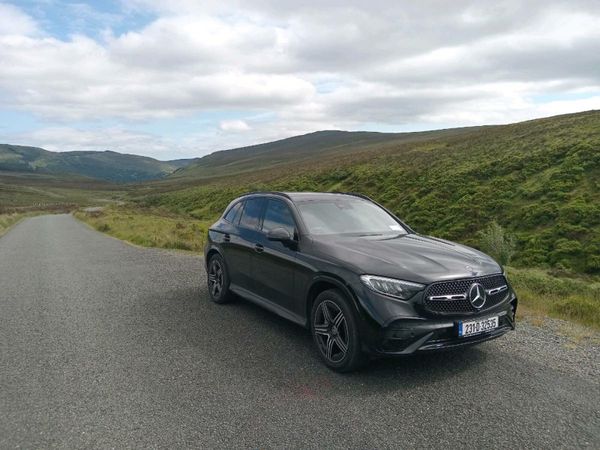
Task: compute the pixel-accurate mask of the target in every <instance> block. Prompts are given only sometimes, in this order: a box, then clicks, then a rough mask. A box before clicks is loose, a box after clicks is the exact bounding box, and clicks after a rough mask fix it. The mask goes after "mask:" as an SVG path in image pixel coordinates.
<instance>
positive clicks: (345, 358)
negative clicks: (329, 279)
mask: <svg viewBox="0 0 600 450" xmlns="http://www.w3.org/2000/svg"><path fill="white" fill-rule="evenodd" d="M311 331H312V335H313V340H314V342H315V345H316V347H317V349H318V351H319V355H320V356H321V359H322V360H323V361H324V362H325V364H326V365H327V366H328V367H329V368H331V369H333V370H335V371H337V372H351V371H353V370H356V369H358V368H359V367H361V366H362V365H364V363H365V362H366V356H365V355H364V353H363V351H362V349H361V343H360V336H359V332H358V323H357V319H356V315H355V313H354V310H353V307H352V305H351V304H350V302H349V301H348V300H347V299H346V297H345V296H344V295H343V294H342V293H341V292H340V291H338V290H335V289H331V290H328V291H324V292H322V293H320V294H319V295H318V296H317V298H316V299H315V303H314V305H313V308H312V314H311Z"/></svg>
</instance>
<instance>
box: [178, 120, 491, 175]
mask: <svg viewBox="0 0 600 450" xmlns="http://www.w3.org/2000/svg"><path fill="white" fill-rule="evenodd" d="M479 128H480V127H473V128H454V129H447V130H436V131H425V132H417V133H375V132H367V131H338V130H326V131H317V132H314V133H309V134H305V135H302V136H294V137H290V138H287V139H281V140H278V141H274V142H269V143H266V144H258V145H252V146H248V147H241V148H236V149H232V150H221V151H218V152H215V153H212V154H210V155H208V156H204V157H202V158H198V159H197V160H196V161H195V162H193V163H192V164H189V165H188V166H186V167H184V168H182V169H179V170H177V171H175V172H174V173H173V174H172V175H171V177H173V178H177V177H179V178H210V177H215V176H222V175H233V174H239V173H244V172H252V171H254V170H257V169H265V168H274V167H278V166H282V165H286V164H290V163H299V164H301V163H305V162H310V161H311V160H315V159H317V158H321V157H323V156H324V155H329V156H331V155H348V154H352V153H354V152H364V151H366V150H369V149H375V150H378V149H380V148H381V145H382V144H386V143H390V142H400V141H402V142H420V141H423V140H427V139H433V138H436V137H443V136H451V135H456V134H460V133H463V132H464V131H465V130H470V131H472V130H476V129H479Z"/></svg>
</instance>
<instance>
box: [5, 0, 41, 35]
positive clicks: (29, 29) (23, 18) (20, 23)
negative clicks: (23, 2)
mask: <svg viewBox="0 0 600 450" xmlns="http://www.w3.org/2000/svg"><path fill="white" fill-rule="evenodd" d="M37 32H38V28H37V25H36V23H35V21H34V20H33V19H32V18H31V17H29V16H28V15H27V14H25V13H23V12H22V11H21V10H20V9H19V8H17V7H16V6H13V5H10V4H8V3H0V35H31V34H36V33H37Z"/></svg>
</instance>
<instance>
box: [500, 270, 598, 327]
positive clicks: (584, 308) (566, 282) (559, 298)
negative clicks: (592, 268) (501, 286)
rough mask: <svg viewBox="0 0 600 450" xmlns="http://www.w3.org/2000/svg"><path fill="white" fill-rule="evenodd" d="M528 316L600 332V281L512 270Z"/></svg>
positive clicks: (540, 271) (521, 307) (511, 280)
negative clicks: (578, 325) (557, 319)
mask: <svg viewBox="0 0 600 450" xmlns="http://www.w3.org/2000/svg"><path fill="white" fill-rule="evenodd" d="M508 278H509V280H510V283H511V285H512V286H513V288H514V289H515V291H516V292H517V294H518V298H519V308H520V309H521V311H522V313H524V314H532V315H539V316H550V317H556V318H559V319H567V320H570V321H573V322H577V323H580V324H583V325H587V326H589V327H592V328H594V329H596V330H600V281H599V280H598V279H594V278H572V277H565V276H558V275H553V274H551V273H549V272H547V271H544V270H541V269H525V268H521V269H515V268H512V267H510V268H508Z"/></svg>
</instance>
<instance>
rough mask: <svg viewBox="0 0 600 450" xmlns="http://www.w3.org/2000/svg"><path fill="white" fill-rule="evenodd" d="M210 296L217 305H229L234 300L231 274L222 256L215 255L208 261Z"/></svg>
mask: <svg viewBox="0 0 600 450" xmlns="http://www.w3.org/2000/svg"><path fill="white" fill-rule="evenodd" d="M208 295H209V296H210V299H211V300H212V301H213V302H215V303H227V302H229V301H231V299H232V293H231V292H230V291H229V274H228V273H227V267H226V266H225V261H224V260H223V258H222V257H221V255H213V256H212V257H211V258H210V260H209V261H208Z"/></svg>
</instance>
